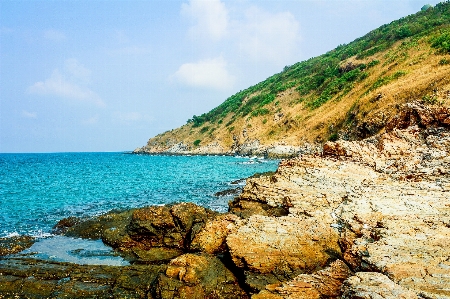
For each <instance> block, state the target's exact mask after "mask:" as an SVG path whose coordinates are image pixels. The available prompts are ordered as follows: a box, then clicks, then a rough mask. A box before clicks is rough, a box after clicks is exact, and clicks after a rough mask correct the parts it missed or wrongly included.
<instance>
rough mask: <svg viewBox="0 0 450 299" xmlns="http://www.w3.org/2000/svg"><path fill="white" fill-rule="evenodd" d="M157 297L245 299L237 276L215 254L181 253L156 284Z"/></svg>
mask: <svg viewBox="0 0 450 299" xmlns="http://www.w3.org/2000/svg"><path fill="white" fill-rule="evenodd" d="M156 298H162V299H165V298H167V299H169V298H217V299H219V298H224V299H225V298H230V299H231V298H247V295H246V294H245V292H244V291H243V290H242V289H241V288H240V287H239V284H238V282H237V279H236V277H235V276H234V275H233V273H232V272H231V271H230V270H228V269H227V268H226V267H225V265H224V264H223V263H222V262H221V261H220V260H219V259H218V258H217V257H215V256H213V255H209V254H184V255H181V256H179V257H177V258H175V259H173V260H172V261H170V263H169V264H168V266H167V270H166V272H165V274H161V275H160V277H159V280H158V283H157V285H156Z"/></svg>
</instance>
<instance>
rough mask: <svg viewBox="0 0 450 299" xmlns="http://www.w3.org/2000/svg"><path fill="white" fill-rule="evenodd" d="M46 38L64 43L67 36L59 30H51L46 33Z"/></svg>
mask: <svg viewBox="0 0 450 299" xmlns="http://www.w3.org/2000/svg"><path fill="white" fill-rule="evenodd" d="M44 38H46V39H48V40H52V41H57V42H58V41H62V40H65V39H66V35H65V34H64V33H63V32H61V31H58V30H54V29H49V30H46V31H44Z"/></svg>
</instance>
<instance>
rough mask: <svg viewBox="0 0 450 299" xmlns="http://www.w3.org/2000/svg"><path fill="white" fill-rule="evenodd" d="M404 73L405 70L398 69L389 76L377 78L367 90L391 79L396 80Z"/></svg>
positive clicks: (373, 88)
mask: <svg viewBox="0 0 450 299" xmlns="http://www.w3.org/2000/svg"><path fill="white" fill-rule="evenodd" d="M404 75H406V72H405V71H398V72H395V73H394V74H392V75H390V76H386V77H381V78H378V80H377V81H375V83H374V84H373V85H372V86H371V87H370V88H369V90H368V91H367V92H370V91H372V90H375V89H377V88H379V87H381V86H383V85H386V84H388V83H390V82H391V81H393V80H397V79H398V78H400V77H402V76H404Z"/></svg>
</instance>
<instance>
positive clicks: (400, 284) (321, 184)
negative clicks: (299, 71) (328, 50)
mask: <svg viewBox="0 0 450 299" xmlns="http://www.w3.org/2000/svg"><path fill="white" fill-rule="evenodd" d="M449 115H450V114H449V111H448V110H446V109H444V108H442V109H441V108H435V109H434V108H426V107H423V106H420V105H417V104H414V103H413V104H410V105H409V106H407V109H405V111H404V112H402V114H400V115H399V117H398V118H396V119H395V120H394V122H392V123H391V124H390V125H389V126H388V130H387V132H386V133H383V134H380V135H377V136H374V137H371V138H369V139H366V140H362V141H355V142H349V141H337V142H334V143H333V142H329V143H327V144H325V146H324V152H323V156H322V157H320V156H302V157H299V158H296V159H293V160H288V161H282V162H281V163H280V167H279V169H278V170H277V172H276V173H275V174H274V175H273V176H271V177H262V178H258V179H249V180H248V183H247V185H246V186H245V187H244V190H243V193H242V194H241V195H240V196H239V198H237V199H236V201H235V203H233V204H232V205H231V210H232V211H233V210H234V211H235V212H236V213H237V214H238V215H245V216H246V217H247V218H248V220H247V222H246V223H245V225H244V226H242V227H240V228H239V229H238V230H237V233H232V234H231V235H230V236H229V237H228V245H229V247H230V252H231V254H232V256H233V260H234V261H235V262H236V264H237V265H238V266H241V267H244V268H248V269H250V270H251V271H253V272H270V271H273V269H275V268H276V267H280V266H279V265H281V264H280V263H278V262H277V258H276V257H278V256H279V257H280V259H279V260H280V261H281V260H284V263H285V264H287V265H289V267H290V268H291V269H292V268H295V267H298V266H299V264H297V263H296V259H295V258H296V256H297V257H299V256H298V255H297V251H296V249H294V248H296V247H297V246H298V244H297V243H295V242H298V243H302V244H306V243H308V242H312V241H311V240H313V234H312V233H309V230H310V229H311V228H314V229H317V228H320V227H322V228H321V229H320V230H319V231H321V232H326V229H325V228H327V229H330V230H331V231H332V232H331V231H330V232H327V234H328V235H327V234H325V233H323V234H322V233H320V234H318V237H319V239H320V237H321V236H326V235H327V236H328V237H327V238H328V240H332V239H333V238H334V237H331V239H330V238H329V236H335V235H337V236H338V239H339V244H340V247H341V250H342V252H343V258H344V259H345V261H346V262H347V263H348V265H350V266H351V268H352V270H353V271H372V272H379V273H383V274H385V275H386V276H383V278H379V277H378V276H377V275H378V274H374V275H375V276H374V277H377V279H378V280H379V281H380V283H381V284H387V285H390V286H392V287H393V288H394V289H399V290H404V291H405V294H413V295H414V294H416V295H420V296H422V297H424V298H450V274H449V273H450V260H449V256H450V171H449V169H450V131H449V130H448V125H447V124H446V123H445V120H446V119H447V118H448V117H449ZM252 204H254V205H257V206H260V207H262V206H264V205H267V206H270V207H272V208H283V209H286V210H288V211H289V215H288V216H283V217H279V218H273V217H268V216H267V215H268V213H267V210H268V209H259V210H258V209H252V210H248V211H247V214H245V212H246V211H242V210H237V209H236V208H235V207H236V206H237V205H239V206H240V207H244V206H251V205H252ZM252 213H253V214H259V216H258V215H253V216H250V215H251V214H252ZM284 222H286V223H287V222H289V223H290V224H289V225H287V226H288V227H289V228H290V229H289V230H288V233H287V234H286V239H289V240H285V241H283V242H284V243H283V244H286V245H287V246H286V247H285V248H286V251H284V250H283V249H281V250H280V249H278V248H275V247H276V246H278V244H279V243H277V242H280V240H281V239H282V235H283V234H278V233H277V229H278V227H281V228H284V226H283V223H284ZM296 229H297V230H296ZM314 232H315V231H314ZM316 238H317V237H316ZM244 244H245V247H244ZM327 246H328V245H327ZM289 247H291V248H293V249H292V253H291V254H286V255H289V256H284V252H286V253H287V252H288V250H287V248H289ZM325 247H326V246H325ZM243 248H244V249H243ZM312 248H314V247H311V249H312ZM323 249H325V248H323ZM323 249H319V248H315V249H312V250H316V252H318V253H319V254H318V256H320V255H323V254H324V252H325V253H326V252H327V251H325V250H323ZM303 251H304V250H303ZM273 252H276V255H273ZM306 252H307V251H306ZM274 256H275V258H274ZM281 257H283V258H281ZM319 260H320V259H316V260H315V261H316V262H318V261H319ZM322 261H323V260H322ZM274 265H277V266H275V268H274ZM316 265H317V267H318V268H320V267H321V266H322V267H323V266H324V264H321V263H320V262H318V263H317V264H316ZM306 269H308V270H307V271H312V270H314V269H312V268H308V267H306ZM357 275H359V274H358V273H357ZM356 277H358V276H356ZM363 278H364V279H363ZM352 279H356V278H352ZM358 279H360V280H361V281H363V284H366V282H367V285H372V286H373V288H374V289H375V287H374V286H375V285H376V283H375V282H373V281H372V280H373V279H372V278H367V279H366V277H365V276H364V277H363V276H361V277H359V278H358ZM377 279H375V281H378V280H377ZM380 279H381V280H380ZM386 279H387V280H386ZM371 281H372V282H373V283H372V282H371ZM350 286H353V284H352V282H351V281H350V280H349V283H347V284H345V285H344V290H346V288H347V289H348V288H350ZM352 288H353V287H352ZM369 289H370V288H369ZM408 290H409V291H408ZM264 292H265V293H266V295H267V296H269V297H267V298H272V297H273V298H277V297H274V296H282V295H281V294H279V293H270V294H268V292H270V291H269V290H265V291H264ZM264 292H262V293H260V294H259V295H261V296H262V295H263V294H264ZM396 292H397V291H393V293H392V294H393V295H392V296H393V297H392V298H394V297H395V296H396V295H395V294H397V293H396ZM408 292H409V293H408ZM411 292H413V293H411ZM369 293H370V292H369ZM345 294H347V295H346V296H347V297H346V298H381V297H378V296H381V295H377V294H378V293H376V290H374V291H373V297H370V296H369V295H367V296H369V297H364V296H366V295H364V296H361V297H358V295H351V296H355V297H351V296H350V295H349V294H351V292H350V293H345ZM367 294H368V293H367ZM386 294H387V293H386ZM398 294H400V293H398ZM270 296H272V297H270ZM386 296H387V295H386ZM405 296H406V295H405ZM408 296H409V295H408ZM414 296H415V295H414ZM261 298H263V297H261ZM386 298H387V297H386ZM396 298H399V297H396ZM405 298H409V297H405ZM411 298H413V297H411Z"/></svg>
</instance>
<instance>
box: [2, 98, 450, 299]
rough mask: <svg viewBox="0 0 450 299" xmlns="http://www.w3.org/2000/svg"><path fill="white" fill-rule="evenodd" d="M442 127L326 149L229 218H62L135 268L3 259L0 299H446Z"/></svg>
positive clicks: (139, 212) (404, 127) (449, 252)
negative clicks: (37, 295) (29, 297)
mask: <svg viewBox="0 0 450 299" xmlns="http://www.w3.org/2000/svg"><path fill="white" fill-rule="evenodd" d="M449 117H450V111H449V110H448V109H446V108H442V107H435V108H430V107H425V106H422V105H420V104H417V103H410V104H408V105H407V106H406V107H405V109H404V110H402V112H401V113H400V114H399V115H398V116H397V117H395V118H394V119H393V121H392V122H390V123H389V124H388V125H387V127H386V131H385V132H384V133H382V134H379V135H376V136H372V137H370V138H368V139H365V140H361V141H353V142H350V141H344V140H338V141H336V142H327V143H326V144H325V145H324V146H323V151H322V152H321V154H308V155H301V156H300V157H297V158H295V159H291V160H283V161H282V162H281V163H280V165H279V168H278V170H277V171H276V172H275V173H270V174H267V175H263V176H256V177H253V178H249V179H247V183H246V185H245V187H244V188H243V190H242V193H240V194H239V196H237V197H236V198H235V199H234V200H233V202H231V203H230V212H229V213H226V214H219V213H216V212H213V211H210V210H208V209H205V208H203V207H199V206H196V205H194V204H190V203H181V204H174V205H169V206H153V207H144V208H140V209H134V210H130V211H123V212H111V213H107V214H105V215H101V216H98V217H95V218H92V219H88V220H81V219H65V220H63V221H61V222H60V223H59V224H58V225H57V227H56V228H55V229H56V231H60V232H62V233H65V234H66V235H70V236H80V237H85V238H101V239H102V240H103V241H104V242H105V243H106V244H109V245H110V246H112V247H113V248H115V249H117V250H118V251H120V252H122V253H123V254H127V255H128V256H129V257H130V260H131V262H132V265H131V266H127V267H122V268H120V269H122V271H126V272H125V273H122V274H118V272H119V270H117V269H118V268H114V267H113V268H105V269H103V270H101V271H100V270H99V269H97V268H91V267H93V266H86V267H85V268H83V267H81V266H73V265H67V264H63V263H59V264H53V263H48V264H42V263H41V262H36V261H35V262H30V264H29V265H28V266H27V265H26V262H24V260H23V259H22V260H21V259H14V258H5V259H3V260H0V273H1V274H2V275H0V294H1V295H3V294H7V295H8V296H9V295H11V294H12V295H14V296H15V295H17V296H19V295H23V296H25V295H24V294H28V293H26V292H29V291H28V288H31V289H33V288H34V289H37V288H41V289H42V290H47V291H43V292H47V293H45V294H46V295H45V296H50V295H48V294H51V296H54V297H55V296H60V297H61V296H62V295H61V294H70V295H71V296H72V297H76V296H78V297H80V298H84V297H87V298H89V296H91V297H94V295H95V296H98V297H102V296H106V295H107V296H110V297H111V296H113V297H114V296H116V297H120V296H119V295H116V293H115V292H116V290H120V292H124V293H123V294H129V293H127V292H128V291H129V290H130V289H132V288H136V290H137V293H136V294H139V295H136V296H134V297H137V298H145V297H146V298H248V297H251V298H253V299H280V298H318V299H319V298H354V299H359V298H427V299H428V298H436V299H437V298H450V274H449V273H450V258H449V257H450V171H449V169H450V127H449V121H448V120H449V119H450V118H449ZM19 243H20V242H19ZM9 244H11V243H9ZM8 246H9V247H11V248H12V247H14V246H11V245H8ZM9 252H10V251H8V252H7V253H9ZM49 265H50V266H49ZM146 267H147V268H146ZM23 269H26V270H23ZM55 269H58V270H55ZM106 269H107V271H106ZM142 269H147V270H142ZM82 271H88V272H89V274H82ZM102 271H103V272H102ZM105 271H106V272H105ZM144 271H148V273H144ZM68 273H70V275H69V274H68ZM83 273H84V272H83ZM135 276H138V277H135ZM30 277H31V278H30ZM67 278H70V279H67ZM80 290H88V291H86V293H79V292H81V291H80ZM14 292H15V293H14ZM58 292H59V293H58ZM71 292H72V293H71ZM74 292H78V293H74ZM83 292H84V291H83ZM89 292H91V293H89ZM102 292H103V293H102ZM73 294H75V295H76V296H75V295H73ZM117 294H121V293H117ZM12 295H11V296H12ZM43 296H44V295H43ZM45 296H44V297H45ZM51 296H50V297H51ZM83 296H84V297H83ZM130 296H131V295H130ZM69 297H70V296H69ZM0 298H1V296H0Z"/></svg>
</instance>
